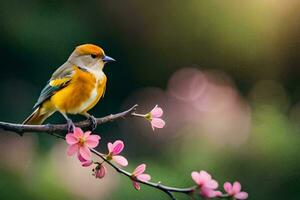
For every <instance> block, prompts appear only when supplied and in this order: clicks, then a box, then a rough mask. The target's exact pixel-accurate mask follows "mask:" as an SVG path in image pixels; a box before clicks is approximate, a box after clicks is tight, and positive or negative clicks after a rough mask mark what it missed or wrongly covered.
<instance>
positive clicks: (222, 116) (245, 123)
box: [0, 0, 300, 200]
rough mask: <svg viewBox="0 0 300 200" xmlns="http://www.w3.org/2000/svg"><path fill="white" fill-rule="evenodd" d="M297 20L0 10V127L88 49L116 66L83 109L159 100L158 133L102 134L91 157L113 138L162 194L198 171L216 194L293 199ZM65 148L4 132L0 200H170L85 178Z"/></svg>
mask: <svg viewBox="0 0 300 200" xmlns="http://www.w3.org/2000/svg"><path fill="white" fill-rule="evenodd" d="M299 10H300V2H299V1H297V0H289V1H280V0H252V1H234V0H229V1H218V0H210V1H199V0H189V1H177V0H168V1H139V0H127V1H117V0H110V1H96V0H94V1H76V0H75V1H74V0H73V1H68V0H65V1H38V0H28V1H26V3H25V2H24V1H20V0H10V1H1V2H0V27H1V29H0V56H1V73H0V78H1V81H0V91H1V99H0V103H1V105H0V116H1V119H0V120H1V121H8V122H16V123H20V122H22V121H23V120H24V119H25V118H26V117H27V116H28V115H29V114H30V113H31V112H32V106H33V105H34V103H35V101H36V99H37V98H38V96H39V92H40V91H41V89H42V88H43V87H44V85H45V84H46V82H47V81H48V79H49V78H50V75H51V73H52V72H53V71H54V70H55V69H56V68H57V67H59V66H60V65H61V64H62V63H64V62H65V61H66V59H67V58H68V56H69V54H70V53H71V52H72V51H73V49H74V47H75V46H77V45H79V44H83V43H94V44H98V45H100V46H102V47H103V48H104V50H105V52H106V54H107V55H109V56H112V57H113V58H115V59H116V60H117V62H115V63H112V64H108V65H107V66H106V68H105V69H104V71H105V73H106V74H107V76H108V85H107V90H106V94H105V98H104V99H102V100H101V102H100V103H99V104H98V105H97V106H96V107H95V108H94V109H93V110H92V111H91V113H92V114H94V115H95V116H98V117H100V116H104V115H107V114H110V113H117V112H119V111H121V110H124V109H127V108H129V107H131V106H132V105H133V104H136V103H138V104H139V105H140V106H139V108H138V112H140V113H143V112H148V111H150V109H152V108H153V107H154V106H155V105H156V104H158V105H160V106H161V107H162V108H163V109H164V111H165V112H164V119H165V120H166V123H167V125H166V127H165V128H164V129H160V130H155V131H154V132H153V131H152V129H151V127H150V124H149V123H148V122H146V121H144V120H142V119H127V120H123V121H119V122H113V123H109V124H105V125H103V126H100V127H98V129H97V131H96V133H98V134H100V135H101V137H102V140H101V143H100V146H99V149H98V150H100V151H102V152H106V151H107V150H106V143H107V142H108V141H114V140H116V139H122V140H124V142H125V145H126V146H125V151H124V155H125V156H126V157H127V158H128V160H129V163H130V164H129V166H128V167H127V168H126V170H128V171H132V170H133V169H134V168H135V166H136V165H138V164H140V163H147V165H148V168H147V172H149V173H150V174H151V175H152V180H153V181H162V183H164V184H167V185H171V186H178V187H186V186H191V185H192V184H193V181H192V180H191V177H190V173H191V172H192V171H194V170H197V171H198V170H206V171H208V172H210V173H211V174H213V176H214V178H215V179H217V180H218V181H219V183H220V184H221V185H222V184H223V183H224V181H226V180H229V181H235V180H239V181H241V182H242V185H243V189H244V190H245V191H247V192H249V194H250V198H249V199H264V200H269V199H270V200H271V199H272V200H274V199H290V200H296V199H300V190H299V187H300V158H299V152H300V103H299V102H300V78H299V77H300V68H299V67H300V57H299V52H300V23H299V20H300V12H299ZM73 119H74V120H81V119H82V118H80V117H77V116H75V117H74V118H73ZM47 122H49V123H62V122H64V121H63V118H62V117H61V116H60V115H59V114H56V115H54V116H53V117H51V118H50V119H49V120H48V121H47ZM66 148H67V145H66V144H65V143H64V142H63V141H60V140H58V139H56V138H54V137H51V136H48V135H46V134H34V133H33V134H26V135H25V136H24V137H22V138H21V137H18V136H17V135H16V134H12V133H8V132H3V131H1V132H0V160H1V161H0V195H1V199H22V200H24V199H31V200H34V199H50V200H65V199H76V200H77V199H78V200H81V199H82V200H86V199H91V200H94V199H95V200H96V199H97V200H110V199H115V200H121V199H143V200H148V199H149V200H150V199H151V200H152V199H168V197H167V196H166V195H165V194H163V193H161V192H160V191H157V190H153V189H151V188H148V187H146V186H142V190H141V191H139V192H137V191H135V190H134V189H133V187H132V185H131V182H130V181H129V180H128V179H127V178H125V177H123V176H121V175H119V174H117V173H116V172H114V171H113V170H109V174H108V175H107V176H106V177H105V178H104V179H101V180H99V179H97V180H96V179H95V178H94V177H93V176H91V173H92V172H91V168H82V167H81V166H80V164H79V162H78V161H77V159H75V158H71V157H68V156H67V155H66V153H65V151H66ZM177 197H178V199H188V198H187V197H185V196H183V195H178V196H177Z"/></svg>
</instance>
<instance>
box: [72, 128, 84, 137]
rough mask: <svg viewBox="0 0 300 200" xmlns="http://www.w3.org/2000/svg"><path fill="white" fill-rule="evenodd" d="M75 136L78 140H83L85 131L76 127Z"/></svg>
mask: <svg viewBox="0 0 300 200" xmlns="http://www.w3.org/2000/svg"><path fill="white" fill-rule="evenodd" d="M73 134H74V136H75V137H76V138H81V137H82V136H83V131H82V130H81V128H78V127H75V130H74V133H73Z"/></svg>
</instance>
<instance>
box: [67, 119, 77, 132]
mask: <svg viewBox="0 0 300 200" xmlns="http://www.w3.org/2000/svg"><path fill="white" fill-rule="evenodd" d="M67 125H68V133H74V130H75V125H74V123H73V121H72V120H71V119H68V120H67Z"/></svg>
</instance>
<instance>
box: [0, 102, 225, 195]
mask: <svg viewBox="0 0 300 200" xmlns="http://www.w3.org/2000/svg"><path fill="white" fill-rule="evenodd" d="M136 107H137V105H134V106H133V107H131V108H130V109H128V110H126V111H124V112H121V113H117V114H111V115H108V116H105V117H102V118H97V119H96V120H97V125H100V124H104V123H107V122H111V121H115V120H117V119H124V118H126V117H132V116H138V115H134V112H135V110H136ZM75 126H76V127H80V128H87V127H91V126H92V123H91V121H90V120H88V119H87V120H84V121H80V122H77V123H75ZM0 129H3V130H5V131H10V132H14V133H17V134H19V135H22V134H23V133H28V132H44V133H46V134H49V135H52V136H55V137H57V138H60V139H63V140H65V136H63V135H60V134H56V133H61V132H66V131H67V129H68V127H67V124H56V125H54V124H46V125H22V124H13V123H7V122H0ZM91 151H92V153H94V154H95V155H97V156H98V157H100V158H101V159H102V160H103V161H105V162H106V163H107V164H108V165H110V166H111V167H112V168H113V169H115V170H116V171H117V172H118V173H120V174H123V175H124V176H126V177H128V178H129V179H134V181H136V182H139V183H141V184H144V185H148V186H150V187H152V188H156V189H158V190H161V191H163V192H164V193H166V194H167V195H168V196H169V197H170V198H171V199H172V200H176V198H175V196H174V195H173V193H182V194H186V195H189V196H191V195H192V194H193V193H194V191H195V190H196V189H197V187H196V186H193V187H188V188H176V187H169V186H166V185H163V184H161V182H158V183H155V182H150V181H148V182H146V181H141V180H138V179H136V178H133V177H132V174H131V173H130V172H128V171H125V170H123V169H121V168H119V167H117V166H116V165H114V164H113V163H112V162H110V161H109V160H107V159H106V157H105V156H103V154H101V153H100V152H98V151H97V150H95V149H91ZM219 198H228V195H222V196H221V197H219Z"/></svg>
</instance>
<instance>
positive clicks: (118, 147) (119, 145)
mask: <svg viewBox="0 0 300 200" xmlns="http://www.w3.org/2000/svg"><path fill="white" fill-rule="evenodd" d="M123 149H124V143H123V141H121V140H117V141H115V142H114V143H113V150H112V153H113V155H118V154H119V153H121V152H122V150H123Z"/></svg>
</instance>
